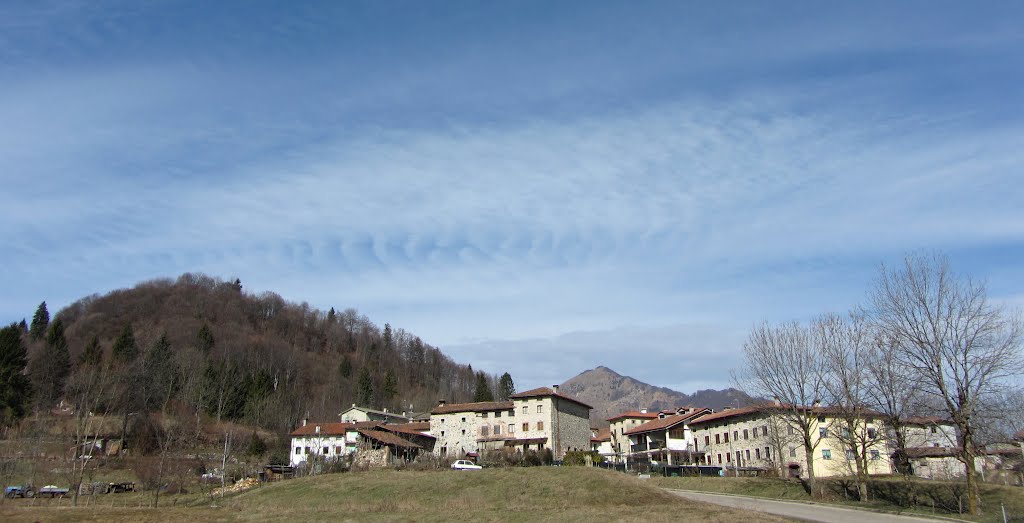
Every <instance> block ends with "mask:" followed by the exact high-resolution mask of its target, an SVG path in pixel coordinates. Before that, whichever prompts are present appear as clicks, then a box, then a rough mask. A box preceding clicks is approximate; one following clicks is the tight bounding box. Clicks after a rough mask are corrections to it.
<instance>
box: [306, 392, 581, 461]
mask: <svg viewBox="0 0 1024 523" xmlns="http://www.w3.org/2000/svg"><path fill="white" fill-rule="evenodd" d="M590 410H591V407H590V405H587V404H586V403H584V402H582V401H580V400H578V399H576V398H573V397H571V396H568V395H566V394H563V393H561V392H559V391H558V386H557V385H555V386H552V387H551V388H548V387H541V388H537V389H533V390H528V391H526V392H520V393H518V394H514V395H512V396H511V397H510V398H509V400H508V401H488V402H476V403H451V404H450V403H447V402H445V401H444V400H442V401H440V402H438V405H437V407H435V408H434V409H433V410H432V411H431V412H430V413H429V415H423V414H411V413H407V414H402V415H398V414H396V413H388V412H387V411H378V410H374V409H367V408H363V407H357V406H355V405H353V406H352V407H351V408H349V409H346V410H345V411H344V412H342V413H340V414H339V417H341V419H342V421H341V422H340V423H312V424H311V423H309V422H305V421H304V422H303V425H302V426H301V427H299V428H298V429H296V430H295V431H293V432H292V433H291V434H290V436H291V440H292V444H291V449H292V450H291V464H292V465H301V464H303V463H305V462H306V461H308V460H309V459H310V458H311V457H316V458H320V459H334V458H341V457H346V456H349V455H351V454H354V453H355V452H357V451H359V450H361V449H373V450H383V449H387V450H389V452H390V454H391V456H392V457H396V458H401V459H412V458H414V457H416V456H417V455H419V454H420V453H422V452H432V453H434V454H436V455H438V456H441V457H450V458H454V459H461V458H465V457H470V458H474V457H477V456H479V455H480V453H482V452H485V451H491V450H501V451H505V452H529V451H543V450H545V449H547V450H550V451H551V452H552V455H553V457H554V458H555V459H562V458H563V457H564V456H565V453H566V452H570V451H586V450H589V449H590V438H591V435H592V434H591V429H590Z"/></svg>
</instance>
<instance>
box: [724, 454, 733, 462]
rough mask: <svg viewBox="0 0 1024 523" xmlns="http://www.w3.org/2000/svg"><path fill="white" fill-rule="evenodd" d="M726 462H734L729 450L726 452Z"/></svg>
mask: <svg viewBox="0 0 1024 523" xmlns="http://www.w3.org/2000/svg"><path fill="white" fill-rule="evenodd" d="M725 462H726V463H732V454H730V453H728V452H726V453H725Z"/></svg>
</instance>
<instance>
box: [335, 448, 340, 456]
mask: <svg viewBox="0 0 1024 523" xmlns="http://www.w3.org/2000/svg"><path fill="white" fill-rule="evenodd" d="M334 453H335V454H338V455H339V456H340V455H341V447H334Z"/></svg>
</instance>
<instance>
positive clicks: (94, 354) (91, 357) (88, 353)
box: [79, 336, 103, 365]
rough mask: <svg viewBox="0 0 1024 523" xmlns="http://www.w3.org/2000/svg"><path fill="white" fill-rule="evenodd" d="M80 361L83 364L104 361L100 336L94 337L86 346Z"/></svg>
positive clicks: (96, 363)
mask: <svg viewBox="0 0 1024 523" xmlns="http://www.w3.org/2000/svg"><path fill="white" fill-rule="evenodd" d="M79 361H80V363H81V364H82V365H99V364H100V363H102V362H103V347H101V346H100V339H99V338H98V337H96V336H93V337H92V340H90V341H89V344H88V345H86V346H85V350H83V351H82V356H81V359H80V360H79Z"/></svg>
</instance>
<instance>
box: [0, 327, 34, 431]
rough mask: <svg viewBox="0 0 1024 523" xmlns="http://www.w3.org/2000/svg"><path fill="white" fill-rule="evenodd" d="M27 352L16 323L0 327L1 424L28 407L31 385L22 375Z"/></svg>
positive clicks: (13, 419)
mask: <svg viewBox="0 0 1024 523" xmlns="http://www.w3.org/2000/svg"><path fill="white" fill-rule="evenodd" d="M27 354H28V351H27V349H26V348H25V344H24V343H23V342H22V340H21V329H20V328H19V327H18V325H16V324H14V323H12V324H10V325H9V326H7V327H4V328H2V329H0V426H3V427H7V426H10V425H11V424H13V423H14V422H15V421H17V420H19V419H21V418H22V417H23V416H24V415H25V412H27V410H28V405H29V401H30V400H31V397H32V386H31V384H30V382H29V380H28V377H27V376H25V367H26V366H27V365H28V357H27Z"/></svg>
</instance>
